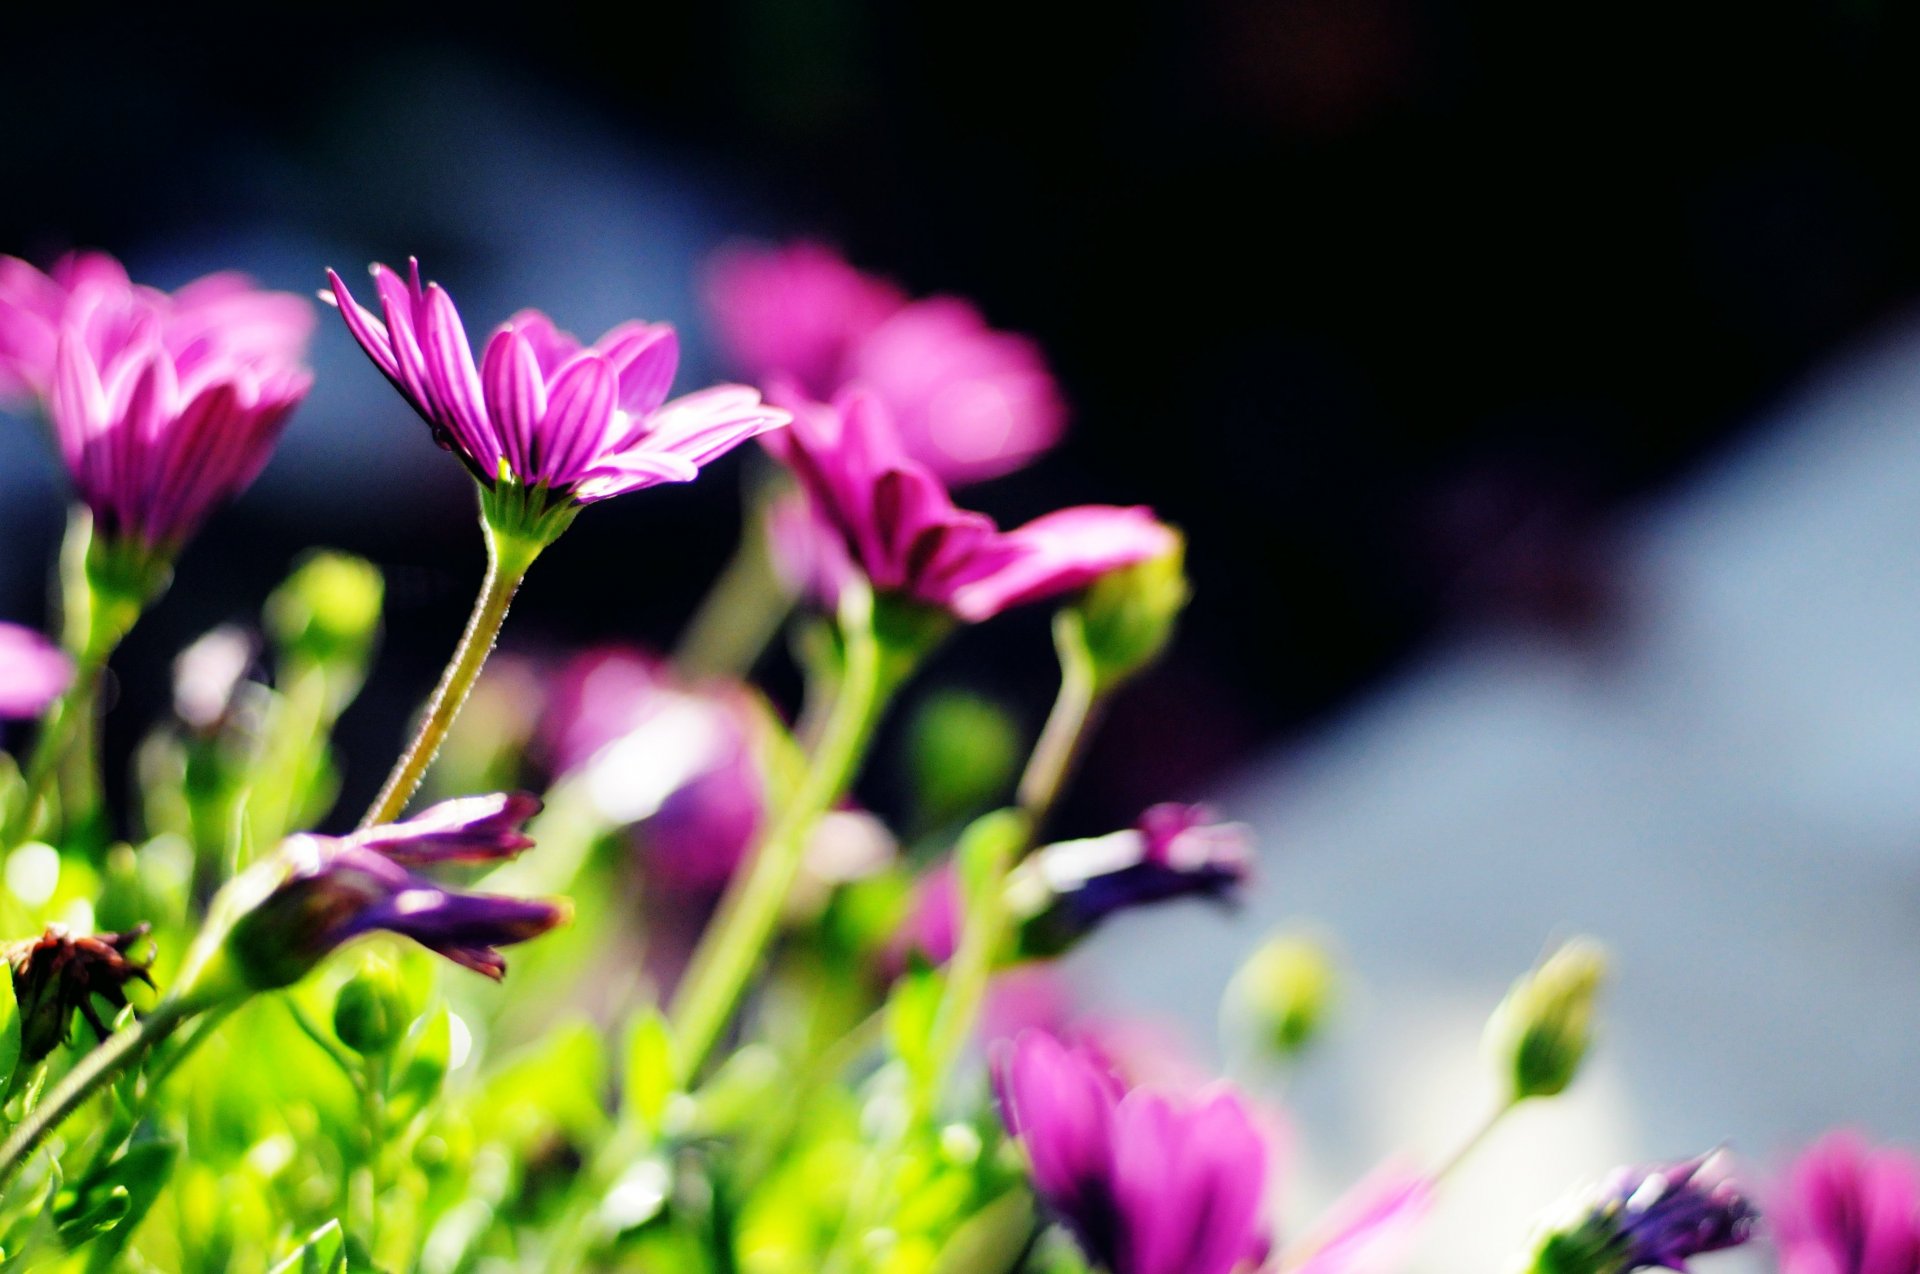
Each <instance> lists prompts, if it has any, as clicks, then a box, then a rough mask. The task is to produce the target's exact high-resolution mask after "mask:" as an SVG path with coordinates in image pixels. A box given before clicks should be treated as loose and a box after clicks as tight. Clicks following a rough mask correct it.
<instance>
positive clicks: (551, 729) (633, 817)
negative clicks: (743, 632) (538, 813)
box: [541, 648, 766, 892]
mask: <svg viewBox="0 0 1920 1274" xmlns="http://www.w3.org/2000/svg"><path fill="white" fill-rule="evenodd" d="M760 730H761V718H760V713H759V710H758V709H757V706H756V705H755V703H754V702H753V700H752V699H751V697H750V693H749V692H748V691H747V690H746V688H745V687H743V686H739V685H734V684H731V683H726V682H715V683H704V684H689V683H687V682H684V681H682V680H681V679H679V678H678V677H676V676H675V675H674V674H673V672H672V669H671V668H670V667H669V666H668V665H667V664H666V663H664V662H663V661H661V660H659V659H656V658H654V657H652V656H650V655H647V654H644V653H642V652H640V651H637V650H629V649H621V648H609V649H604V650H596V651H590V652H588V653H586V654H583V655H580V656H578V657H577V658H575V659H573V660H572V661H570V662H569V663H568V664H567V665H566V667H564V668H563V669H562V670H561V672H560V675H559V677H558V679H557V681H556V687H555V691H554V694H553V698H552V700H551V702H550V703H549V704H548V707H547V711H546V713H545V715H544V717H543V719H542V722H541V735H542V738H543V742H544V745H545V747H546V749H547V750H548V752H549V753H550V755H551V756H552V757H553V763H554V768H555V769H556V770H557V771H558V772H560V773H573V774H579V775H581V776H582V777H583V778H584V781H585V782H586V784H587V786H588V790H589V792H590V794H591V796H592V797H593V799H594V801H595V803H596V805H598V806H599V808H600V809H601V810H602V812H603V813H605V814H606V815H608V816H609V817H610V818H613V819H615V820H616V821H618V822H621V823H630V824H632V825H633V826H634V828H635V830H636V832H637V833H638V835H639V838H640V842H641V845H642V847H643V848H644V850H645V853H646V861H647V864H648V868H649V870H650V871H651V872H652V873H653V875H654V877H655V878H657V879H659V880H662V881H665V882H668V883H671V884H675V885H679V886H683V887H685V888H687V889H691V890H694V891H696V892H698V891H706V890H711V889H714V888H717V887H719V886H721V885H724V884H725V883H726V882H727V880H728V879H729V878H730V877H731V876H732V874H733V870H734V868H735V867H736V866H738V865H739V863H740V861H741V859H742V858H744V857H745V856H746V854H747V851H748V850H749V849H751V848H752V846H753V843H754V840H755V838H756V837H757V836H758V835H759V832H760V828H761V824H762V822H763V819H764V813H765V808H766V776H765V774H764V773H763V772H762V765H761V758H760V744H761V733H760Z"/></svg>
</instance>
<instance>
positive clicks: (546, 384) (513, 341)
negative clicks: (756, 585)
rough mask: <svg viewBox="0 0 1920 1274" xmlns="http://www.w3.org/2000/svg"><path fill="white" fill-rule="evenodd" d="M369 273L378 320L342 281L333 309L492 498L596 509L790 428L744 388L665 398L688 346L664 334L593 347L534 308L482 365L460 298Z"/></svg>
mask: <svg viewBox="0 0 1920 1274" xmlns="http://www.w3.org/2000/svg"><path fill="white" fill-rule="evenodd" d="M409 265H410V271H409V275H408V277H407V278H405V279H402V278H401V277H400V276H399V275H398V274H396V273H394V272H393V271H392V270H390V269H388V268H387V267H386V266H384V265H375V266H374V267H373V278H374V286H375V288H376V289H377V291H378V292H379V295H380V304H381V309H382V312H383V313H384V315H385V321H384V322H382V321H381V319H380V318H379V317H376V316H375V315H374V314H373V313H372V312H371V311H369V310H367V309H366V308H364V307H363V306H361V305H360V304H359V303H358V302H356V301H355V300H354V299H353V297H352V295H351V294H350V293H349V292H348V291H347V287H346V284H345V283H343V282H342V281H341V279H340V276H339V275H338V274H336V273H334V272H333V271H328V272H327V277H328V278H329V279H330V280H332V292H331V299H332V300H333V301H334V302H335V303H336V304H337V305H338V306H339V309H340V314H341V316H342V317H343V318H344V319H345V320H346V323H347V328H348V330H349V331H351V332H352V333H353V336H354V339H355V340H357V341H359V343H360V347H361V348H362V349H364V350H365V351H366V353H367V356H368V357H369V358H371V359H372V360H373V363H374V365H375V366H376V367H378V368H379V369H380V370H381V372H382V373H384V374H385V376H386V378H387V379H388V380H389V381H391V382H392V383H393V387H394V388H395V389H397V390H399V391H400V394H401V396H402V397H404V398H405V399H406V400H407V401H408V402H409V403H411V404H412V405H413V409H414V410H415V411H417V412H419V413H420V415H421V417H422V418H423V419H424V420H425V421H426V422H427V424H428V426H429V427H430V428H431V429H432V430H433V436H434V440H435V441H436V442H438V443H439V444H440V445H441V446H443V447H447V448H450V449H451V450H453V451H454V452H455V453H456V454H457V455H459V457H460V458H461V460H462V461H463V462H465V464H466V466H467V468H468V469H470V470H472V472H473V475H474V477H475V478H476V479H478V480H479V482H480V483H481V484H482V485H483V486H484V487H486V488H487V489H488V490H494V489H496V488H498V487H499V486H501V485H502V484H506V483H511V484H513V485H515V486H518V487H521V488H526V489H528V490H529V491H530V492H531V493H533V496H534V498H535V499H536V500H537V501H541V502H545V501H548V500H551V501H553V502H554V503H556V504H575V505H578V504H589V503H592V502H593V501H596V500H604V499H606V498H608V497H609V496H615V495H620V494H621V493H623V492H627V491H634V490H638V489H640V488H642V487H649V486H653V485H655V484H656V483H661V482H688V481H691V480H692V479H693V478H694V477H695V476H696V475H697V474H698V473H699V472H700V467H701V466H702V465H705V464H706V463H708V462H709V461H711V460H714V459H715V458H717V457H719V456H721V455H723V454H725V453H726V452H728V451H731V450H732V449H733V448H734V447H736V446H738V445H739V444H740V443H742V442H744V441H746V440H747V439H748V438H751V437H753V436H754V435H755V434H759V433H762V432H764V431H766V430H768V429H773V428H776V427H777V426H779V425H782V424H784V423H785V422H786V419H787V416H786V413H785V412H784V411H780V410H778V409H776V408H773V407H769V406H767V405H766V404H765V403H763V402H761V401H760V394H759V391H757V390H754V389H749V388H747V387H746V386H744V385H718V386H715V387H713V388H711V389H705V390H701V391H699V392H698V393H693V394H688V395H685V396H684V397H680V398H676V399H673V400H672V401H668V399H667V392H668V390H669V389H670V388H671V387H672V384H673V375H674V372H675V370H676V369H677V367H678V366H679V362H680V341H679V337H677V336H676V335H675V334H674V330H673V328H672V327H671V326H669V325H668V324H665V323H642V322H637V321H636V322H629V323H622V324H621V325H620V326H618V327H616V328H614V329H612V330H611V331H609V332H608V333H607V334H606V335H604V336H602V337H601V338H600V339H599V340H598V341H596V342H595V343H594V344H592V345H590V346H583V345H582V344H581V342H580V341H579V340H577V339H575V338H574V337H573V336H571V335H568V334H567V333H565V332H562V331H560V330H559V329H558V328H556V327H555V326H554V324H553V321H552V320H551V319H549V318H548V317H547V316H546V315H544V314H541V313H540V312H538V311H536V310H522V311H520V312H519V313H518V314H515V315H514V316H513V317H512V318H510V319H508V320H507V321H506V322H505V323H503V324H501V326H500V327H499V328H498V329H497V330H496V331H495V332H494V333H493V335H492V336H491V337H490V338H489V339H488V341H487V346H486V350H485V352H484V353H483V354H482V356H481V362H480V364H479V365H478V366H477V367H476V366H475V364H474V361H473V351H472V348H471V346H470V345H469V344H468V341H467V332H466V328H465V326H464V325H463V324H462V323H461V321H460V315H459V313H458V312H457V311H456V310H455V309H454V306H453V299H452V298H451V297H449V296H448V295H447V293H446V291H445V290H444V289H443V288H441V286H440V285H439V284H437V283H427V284H423V283H422V282H421V279H420V266H419V263H418V262H417V261H415V262H410V263H409Z"/></svg>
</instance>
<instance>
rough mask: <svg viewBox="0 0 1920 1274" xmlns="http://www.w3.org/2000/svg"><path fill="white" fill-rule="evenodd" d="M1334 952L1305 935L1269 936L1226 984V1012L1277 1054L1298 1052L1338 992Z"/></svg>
mask: <svg viewBox="0 0 1920 1274" xmlns="http://www.w3.org/2000/svg"><path fill="white" fill-rule="evenodd" d="M1335 984H1336V973H1335V969H1334V963H1333V956H1332V954H1331V953H1330V952H1329V951H1328V950H1327V947H1326V945H1325V944H1324V943H1321V942H1319V941H1317V940H1315V939H1314V938H1312V937H1310V936H1308V935H1306V934H1303V933H1287V934H1280V935H1277V936H1275V937H1273V938H1269V939H1268V940H1267V941H1266V942H1265V943H1263V944H1262V945H1261V946H1260V949H1259V950H1257V951H1255V952H1254V953H1253V955H1252V956H1250V957H1249V958H1248V959H1247V962H1246V963H1245V964H1243V965H1241V966H1240V971H1239V972H1238V973H1236V974H1235V975H1234V977H1233V982H1232V983H1231V984H1230V985H1229V986H1228V988H1227V1013H1228V1016H1229V1017H1230V1018H1232V1019H1234V1020H1235V1021H1237V1022H1238V1023H1240V1024H1241V1026H1242V1027H1243V1029H1244V1030H1245V1031H1246V1033H1247V1034H1248V1035H1249V1036H1250V1037H1252V1039H1253V1040H1255V1041H1257V1042H1258V1044H1259V1046H1260V1047H1262V1048H1265V1049H1267V1050H1270V1051H1271V1052H1272V1053H1273V1054H1274V1055H1275V1056H1277V1057H1281V1058H1292V1057H1296V1056H1298V1055H1299V1054H1300V1053H1301V1052H1302V1051H1303V1050H1305V1048H1306V1047H1307V1045H1308V1044H1309V1043H1311V1042H1312V1041H1313V1039H1314V1037H1315V1036H1316V1035H1318V1034H1319V1033H1320V1028H1321V1026H1322V1025H1323V1024H1324V1023H1325V1021H1326V1017H1327V1012H1328V1010H1329V1008H1331V1006H1332V1004H1333V999H1334V993H1335V990H1336V985H1335Z"/></svg>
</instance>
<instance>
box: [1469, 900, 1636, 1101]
mask: <svg viewBox="0 0 1920 1274" xmlns="http://www.w3.org/2000/svg"><path fill="white" fill-rule="evenodd" d="M1606 973H1607V957H1606V951H1605V950H1604V949H1603V948H1602V947H1601V946H1600V944H1599V943H1597V942H1594V941H1593V940H1592V939H1590V938H1575V939H1574V940H1573V941H1571V942H1569V943H1567V944H1566V945H1565V946H1563V947H1561V948H1560V949H1559V950H1558V951H1555V952H1554V953H1553V954H1552V955H1550V956H1548V957H1547V959H1546V960H1545V961H1544V962H1543V963H1542V964H1541V965H1540V966H1539V967H1538V968H1536V969H1534V970H1533V971H1532V972H1531V973H1528V974H1527V975H1526V976H1524V977H1522V978H1521V979H1520V980H1519V981H1517V982H1515V983H1514V984H1513V989H1512V990H1510V991H1508V992H1507V996H1506V998H1505V999H1504V1000H1502V1001H1500V1007H1499V1008H1497V1009H1495V1010H1494V1012H1493V1017H1492V1018H1491V1019H1489V1020H1488V1022H1487V1036H1486V1039H1487V1048H1488V1051H1489V1052H1490V1053H1491V1055H1492V1056H1493V1057H1494V1058H1495V1059H1496V1061H1497V1062H1498V1064H1499V1065H1500V1066H1501V1068H1502V1069H1503V1070H1505V1072H1506V1074H1507V1078H1508V1081H1509V1083H1510V1084H1511V1088H1510V1095H1511V1097H1512V1100H1514V1101H1520V1100H1522V1099H1524V1098H1527V1097H1552V1096H1554V1095H1556V1094H1558V1093H1560V1092H1563V1091H1564V1090H1565V1089H1566V1087H1567V1085H1568V1084H1570V1083H1572V1082H1573V1077H1574V1074H1575V1073H1576V1072H1578V1071H1579V1069H1580V1063H1581V1060H1582V1059H1583V1058H1585V1057H1586V1055H1587V1048H1588V1046H1589V1045H1590V1044H1591V1043H1592V1042H1593V1002H1594V998H1595V996H1596V995H1597V994H1598V993H1599V990H1600V984H1601V982H1602V981H1604V980H1605V978H1606Z"/></svg>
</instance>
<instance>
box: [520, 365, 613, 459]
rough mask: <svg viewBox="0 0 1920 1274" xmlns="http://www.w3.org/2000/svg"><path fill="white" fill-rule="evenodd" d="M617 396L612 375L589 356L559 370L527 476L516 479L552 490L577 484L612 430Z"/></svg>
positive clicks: (598, 456)
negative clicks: (531, 466)
mask: <svg viewBox="0 0 1920 1274" xmlns="http://www.w3.org/2000/svg"><path fill="white" fill-rule="evenodd" d="M616 392H617V385H616V382H615V380H614V376H613V369H612V368H611V367H609V366H607V360H606V358H605V357H603V356H602V355H600V354H598V353H596V352H594V351H592V350H585V351H582V352H581V353H580V354H578V355H576V356H575V358H574V359H573V361H572V362H570V363H568V364H567V365H566V366H565V367H562V368H561V369H560V371H559V373H558V374H556V375H555V376H554V378H553V384H552V386H551V388H550V389H549V391H548V395H547V414H546V417H545V418H544V419H543V420H542V421H541V422H540V429H539V433H538V435H537V442H538V444H539V454H538V456H537V457H536V460H535V464H534V467H533V469H532V471H530V472H529V473H526V474H523V475H521V477H522V478H523V480H525V481H527V482H530V483H545V484H546V485H548V486H551V487H556V488H558V487H568V486H571V485H573V484H574V483H576V482H578V481H579V480H580V479H581V477H582V476H584V475H585V474H586V473H587V472H588V470H590V469H591V468H592V467H593V466H594V464H595V462H596V461H597V460H598V459H599V458H600V449H601V447H602V446H603V445H604V444H605V442H606V439H607V435H608V433H609V432H611V430H612V428H613V412H614V397H615V394H616Z"/></svg>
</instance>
